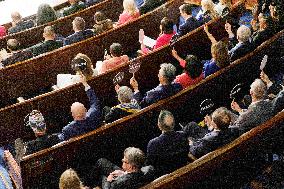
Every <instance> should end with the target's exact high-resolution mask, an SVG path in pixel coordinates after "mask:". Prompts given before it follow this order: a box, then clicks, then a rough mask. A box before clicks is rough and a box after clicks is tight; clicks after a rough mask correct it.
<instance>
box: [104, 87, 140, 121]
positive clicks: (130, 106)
mask: <svg viewBox="0 0 284 189" xmlns="http://www.w3.org/2000/svg"><path fill="white" fill-rule="evenodd" d="M115 90H116V93H117V98H118V101H119V102H120V104H118V105H116V106H114V107H112V108H111V109H110V111H109V112H108V113H107V114H106V115H105V122H106V123H110V122H113V121H115V120H117V119H120V118H122V117H125V116H128V115H130V114H133V113H136V112H138V111H139V110H140V106H139V104H138V103H137V102H136V101H135V100H132V97H133V92H132V90H131V89H130V88H129V87H127V86H121V87H120V86H119V85H117V86H115Z"/></svg>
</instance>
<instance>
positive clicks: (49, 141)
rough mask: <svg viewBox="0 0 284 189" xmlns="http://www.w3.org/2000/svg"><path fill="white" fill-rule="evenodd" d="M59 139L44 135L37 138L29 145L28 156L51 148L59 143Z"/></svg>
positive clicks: (55, 136) (54, 136)
mask: <svg viewBox="0 0 284 189" xmlns="http://www.w3.org/2000/svg"><path fill="white" fill-rule="evenodd" d="M59 142H60V141H59V138H58V136H57V135H50V136H48V135H44V136H41V137H37V138H36V139H35V140H32V141H29V142H28V143H27V149H26V153H25V154H26V155H29V154H32V153H35V152H37V151H40V150H43V149H45V148H49V147H51V146H53V145H55V144H57V143H59Z"/></svg>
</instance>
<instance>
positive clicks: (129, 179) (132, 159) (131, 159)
mask: <svg viewBox="0 0 284 189" xmlns="http://www.w3.org/2000/svg"><path fill="white" fill-rule="evenodd" d="M144 162H145V155H144V153H143V151H142V150H140V149H138V148H134V147H128V148H126V149H125V150H124V157H123V159H122V168H120V167H118V166H117V165H115V164H113V163H112V162H110V161H109V160H107V159H104V158H102V159H99V160H98V161H97V164H96V166H95V168H96V170H97V172H98V173H100V175H97V176H101V178H102V182H101V184H100V185H101V187H102V188H104V189H110V188H112V189H118V188H121V189H122V188H139V187H141V186H143V185H144V184H145V183H144V182H145V181H144V173H143V172H142V171H141V167H142V166H143V165H144Z"/></svg>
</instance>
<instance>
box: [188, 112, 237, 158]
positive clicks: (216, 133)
mask: <svg viewBox="0 0 284 189" xmlns="http://www.w3.org/2000/svg"><path fill="white" fill-rule="evenodd" d="M209 124H210V125H211V127H212V128H213V131H211V132H210V133H208V134H206V135H205V136H204V137H203V138H201V139H200V140H197V141H196V142H193V144H191V145H190V153H191V154H192V155H193V156H194V157H196V158H199V157H201V156H203V155H205V154H207V153H209V152H211V151H214V150H216V149H217V148H219V147H221V146H223V145H225V144H228V143H229V142H231V141H232V140H233V139H234V138H233V135H232V134H231V130H230V129H229V125H230V124H231V113H230V111H229V110H227V108H224V107H221V108H218V109H217V110H215V111H214V112H213V114H212V120H211V122H210V123H209Z"/></svg>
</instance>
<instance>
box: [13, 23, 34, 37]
mask: <svg viewBox="0 0 284 189" xmlns="http://www.w3.org/2000/svg"><path fill="white" fill-rule="evenodd" d="M34 26H35V24H34V22H33V21H32V20H27V21H21V22H18V23H17V24H16V26H14V27H11V28H9V29H8V33H9V34H12V33H17V32H20V31H23V30H26V29H29V28H32V27H34Z"/></svg>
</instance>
